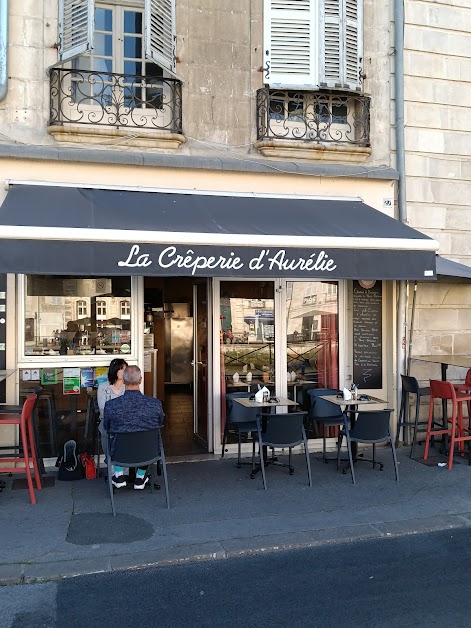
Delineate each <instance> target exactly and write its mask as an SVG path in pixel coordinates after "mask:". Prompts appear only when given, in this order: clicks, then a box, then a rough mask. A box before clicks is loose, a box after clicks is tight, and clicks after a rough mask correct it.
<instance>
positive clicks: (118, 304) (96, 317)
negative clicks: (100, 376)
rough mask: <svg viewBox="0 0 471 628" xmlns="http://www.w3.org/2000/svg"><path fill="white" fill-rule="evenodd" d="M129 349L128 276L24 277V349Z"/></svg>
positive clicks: (68, 352) (103, 351) (42, 351)
mask: <svg viewBox="0 0 471 628" xmlns="http://www.w3.org/2000/svg"><path fill="white" fill-rule="evenodd" d="M130 352H131V278H130V277H112V278H89V277H68V276H64V277H59V276H50V275H27V276H26V278H25V335H24V353H25V355H27V356H30V355H90V354H108V353H130Z"/></svg>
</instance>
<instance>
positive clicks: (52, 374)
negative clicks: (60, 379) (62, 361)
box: [41, 369, 57, 386]
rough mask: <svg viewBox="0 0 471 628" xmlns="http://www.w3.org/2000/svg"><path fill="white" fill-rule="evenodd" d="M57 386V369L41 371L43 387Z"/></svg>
mask: <svg viewBox="0 0 471 628" xmlns="http://www.w3.org/2000/svg"><path fill="white" fill-rule="evenodd" d="M52 384H57V369H41V386H50V385H52Z"/></svg>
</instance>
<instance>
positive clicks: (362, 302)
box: [353, 281, 383, 388]
mask: <svg viewBox="0 0 471 628" xmlns="http://www.w3.org/2000/svg"><path fill="white" fill-rule="evenodd" d="M382 287H383V286H382V283H381V281H377V282H376V283H375V284H374V286H373V287H371V288H363V287H362V286H361V285H360V283H359V282H358V281H354V282H353V381H354V383H355V384H356V385H357V386H358V388H382V387H383V360H382V350H383V345H382V337H383V327H382V321H383V316H382V310H383V292H382Z"/></svg>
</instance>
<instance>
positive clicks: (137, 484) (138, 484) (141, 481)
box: [134, 475, 149, 490]
mask: <svg viewBox="0 0 471 628" xmlns="http://www.w3.org/2000/svg"><path fill="white" fill-rule="evenodd" d="M148 481H149V476H148V475H145V476H144V477H143V478H138V477H136V479H135V480H134V488H135V489H137V490H141V489H143V488H144V487H145V485H146V484H147V482H148Z"/></svg>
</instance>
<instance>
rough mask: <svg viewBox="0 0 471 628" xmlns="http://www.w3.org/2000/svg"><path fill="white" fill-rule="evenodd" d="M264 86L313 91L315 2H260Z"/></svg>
mask: <svg viewBox="0 0 471 628" xmlns="http://www.w3.org/2000/svg"><path fill="white" fill-rule="evenodd" d="M263 22H264V55H263V66H264V67H263V77H264V82H265V83H267V84H268V85H270V86H271V87H304V88H307V89H309V88H313V87H317V77H318V69H317V51H318V45H317V30H318V28H317V0H264V20H263Z"/></svg>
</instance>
